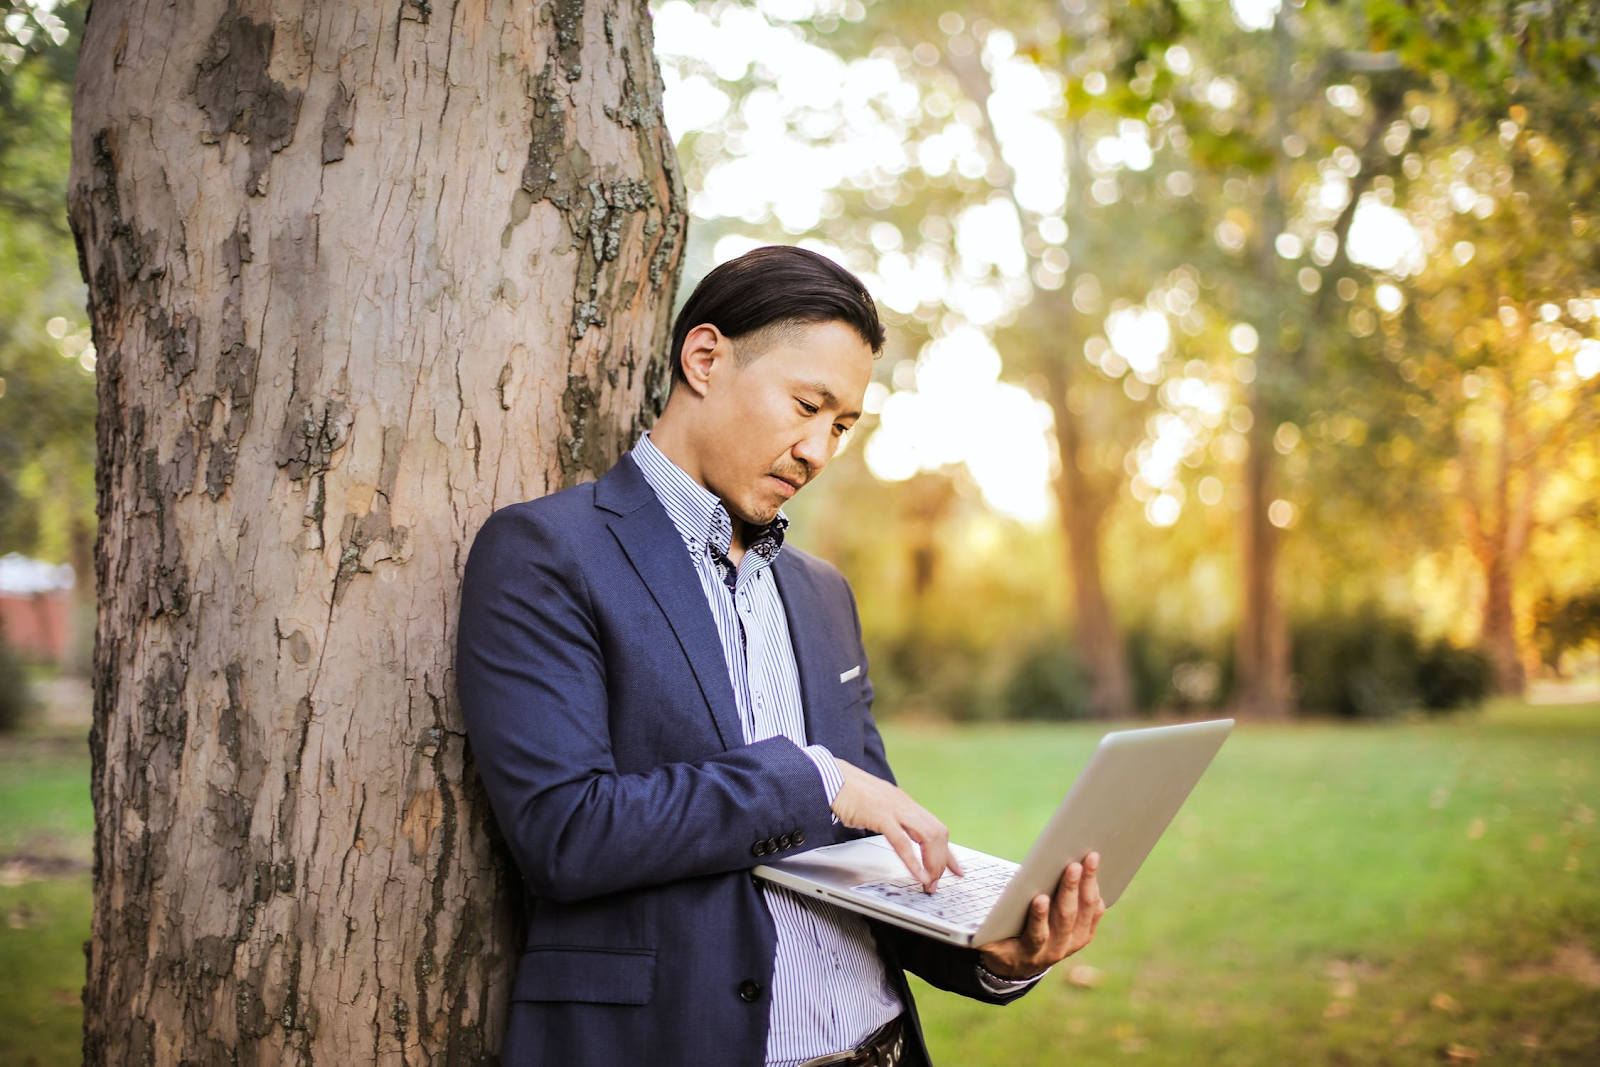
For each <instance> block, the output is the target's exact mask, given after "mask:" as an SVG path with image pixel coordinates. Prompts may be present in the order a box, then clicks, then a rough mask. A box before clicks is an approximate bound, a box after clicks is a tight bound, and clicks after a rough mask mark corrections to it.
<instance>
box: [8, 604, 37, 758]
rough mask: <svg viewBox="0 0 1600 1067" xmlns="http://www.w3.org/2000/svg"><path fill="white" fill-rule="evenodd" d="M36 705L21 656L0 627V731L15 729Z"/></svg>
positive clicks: (31, 712) (30, 713)
mask: <svg viewBox="0 0 1600 1067" xmlns="http://www.w3.org/2000/svg"><path fill="white" fill-rule="evenodd" d="M37 707H38V700H37V699H36V698H35V696H34V692H33V685H32V683H31V682H30V681H29V679H28V671H27V668H26V667H25V666H24V665H23V662H22V657H21V656H19V655H18V654H17V650H16V649H15V648H13V647H12V646H11V642H9V641H7V640H6V635H5V629H4V628H3V627H0V733H9V732H11V731H13V730H15V729H16V728H17V727H18V726H20V725H22V723H23V722H24V721H25V720H26V719H27V718H28V717H29V716H30V715H32V714H33V712H34V711H35V710H36V709H37Z"/></svg>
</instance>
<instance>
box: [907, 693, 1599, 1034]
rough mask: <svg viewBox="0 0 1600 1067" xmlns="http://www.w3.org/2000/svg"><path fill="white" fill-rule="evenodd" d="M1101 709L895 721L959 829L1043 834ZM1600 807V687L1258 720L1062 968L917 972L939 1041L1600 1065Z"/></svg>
mask: <svg viewBox="0 0 1600 1067" xmlns="http://www.w3.org/2000/svg"><path fill="white" fill-rule="evenodd" d="M1099 732H1100V731H1099V730H1098V729H1097V728H1094V727H1077V726H1073V727H1015V728H999V729H995V728H990V729H986V730H984V731H981V732H978V731H969V730H957V729H932V728H919V729H890V730H888V731H886V744H887V745H888V748H889V754H890V758H891V760H892V762H893V764H894V765H895V767H896V768H897V774H898V776H899V777H900V780H901V784H902V785H903V786H904V787H905V788H906V789H907V790H908V791H910V792H911V793H912V795H913V796H915V797H917V798H918V799H919V800H920V801H921V802H922V803H923V804H924V805H926V806H927V807H929V808H930V809H932V810H933V811H934V812H935V813H936V814H939V815H940V816H941V818H943V819H944V820H945V821H946V822H947V823H948V825H949V826H950V827H951V832H952V835H953V836H954V837H955V838H956V839H957V840H959V841H962V842H963V843H966V844H970V845H972V846H974V847H978V848H984V849H986V850H988V851H991V852H996V853H998V854H1000V855H1006V856H1011V857H1013V858H1021V856H1022V854H1023V853H1024V852H1025V851H1026V849H1027V847H1028V845H1029V844H1030V843H1031V841H1032V838H1033V836H1034V834H1035V833H1036V832H1037V829H1038V828H1039V827H1040V826H1041V825H1042V824H1043V822H1044V820H1045V818H1046V817H1047V816H1048V814H1049V812H1050V811H1051V810H1052V808H1053V807H1054V806H1055V804H1056V803H1057V802H1058V801H1059V799H1060V796H1061V794H1062V793H1063V792H1064V790H1065V786H1066V785H1067V783H1068V782H1070V780H1071V778H1072V777H1073V776H1074V775H1075V774H1076V773H1077V771H1078V769H1079V768H1081V767H1082V765H1083V763H1084V761H1085V760H1086V759H1087V758H1088V756H1089V753H1090V751H1091V750H1092V748H1093V747H1094V743H1095V741H1096V740H1097V738H1098V736H1099ZM1597 809H1600V706H1587V707H1566V708H1548V707H1541V708H1531V707H1527V706H1525V705H1519V704H1504V705H1499V706H1496V707H1493V708H1490V709H1489V710H1487V711H1486V712H1484V713H1482V714H1478V715H1473V716H1470V717H1463V718H1460V719H1457V720H1450V721H1444V722H1437V723H1430V722H1418V723H1407V724H1390V725H1362V726H1348V725H1333V724H1327V725H1294V726H1277V727H1269V726H1249V725H1246V726H1243V727H1241V728H1239V729H1237V730H1235V732H1234V734H1233V736H1232V737H1230V738H1229V740H1228V742H1227V743H1226V744H1225V745H1224V746H1223V749H1222V751H1221V752H1220V753H1219V754H1218V756H1217V759H1216V761H1215V762H1214V763H1213V764H1212V767H1211V769H1210V771H1208V772H1207V774H1206V776H1205V778H1203V779H1202V780H1201V783H1200V785H1199V786H1198V787H1197V788H1196V791H1195V793H1194V794H1193V795H1192V796H1191V797H1190V798H1189V801H1188V803H1187V804H1186V805H1185V806H1184V808H1183V810H1182V811H1180V812H1179V814H1178V817H1177V819H1176V820H1175V821H1174V823H1173V826H1172V827H1171V829H1169V831H1168V833H1167V836H1166V837H1165V838H1163V840H1162V841H1161V843H1160V844H1159V845H1158V846H1157V847H1156V850H1155V851H1154V852H1153V853H1152V854H1151V856H1150V859H1149V861H1148V862H1147V863H1146V864H1145V866H1144V868H1143V869H1142V870H1141V871H1140V873H1139V875H1138V877H1137V878H1136V879H1135V880H1134V882H1133V884H1132V885H1131V886H1130V887H1129V889H1128V891H1127V892H1126V893H1125V894H1124V896H1123V898H1122V899H1121V900H1120V901H1119V902H1118V903H1117V904H1116V906H1115V907H1113V908H1112V909H1111V910H1109V911H1108V912H1107V913H1106V916H1105V919H1104V920H1102V922H1101V926H1100V932H1099V935H1098V936H1097V937H1096V939H1095V942H1094V943H1093V944H1092V945H1090V946H1089V948H1088V949H1086V950H1084V952H1082V953H1081V954H1080V955H1079V956H1077V957H1074V958H1073V959H1072V960H1069V961H1066V963H1064V964H1062V965H1061V966H1060V967H1059V968H1058V969H1057V972H1053V973H1052V974H1051V975H1050V976H1049V977H1048V978H1046V979H1045V984H1044V986H1043V988H1041V989H1039V990H1036V991H1035V992H1034V993H1032V994H1030V995H1029V996H1028V997H1026V998H1024V999H1023V1000H1022V1001H1020V1002H1018V1003H1017V1004H1015V1005H1012V1006H1010V1007H1007V1008H1005V1009H994V1008H990V1007H987V1006H985V1005H981V1004H977V1003H974V1002H971V1001H966V1000H963V999H961V998H958V997H954V996H950V995H947V994H944V993H940V992H938V991H935V990H933V989H931V988H928V987H926V986H921V985H919V986H918V1002H919V1004H920V1005H922V1011H923V1019H924V1022H925V1025H926V1028H927V1031H928V1034H929V1039H930V1041H931V1043H932V1045H933V1050H934V1053H935V1059H936V1060H937V1061H938V1062H941V1063H945V1064H985V1063H993V1064H1001V1063H1010V1064H1041V1065H1042V1064H1064V1063H1071V1062H1073V1061H1074V1060H1076V1061H1078V1062H1089V1063H1103V1062H1117V1061H1121V1060H1123V1059H1126V1058H1130V1054H1135V1053H1136V1054H1137V1056H1136V1057H1132V1058H1134V1059H1135V1060H1136V1062H1138V1063H1141V1064H1148V1065H1165V1064H1172V1065H1180V1064H1181V1065H1192V1064H1211V1063H1227V1064H1239V1065H1245V1064H1263V1065H1266V1064H1273V1065H1277V1064H1288V1063H1318V1064H1362V1065H1366V1064H1391V1063H1392V1064H1402V1063H1403V1064H1415V1063H1438V1062H1457V1063H1472V1062H1476V1061H1479V1060H1483V1061H1490V1060H1492V1061H1493V1062H1495V1063H1530V1064H1531V1063H1568V1064H1591V1065H1592V1064H1597V1063H1600V958H1597V955H1600V879H1597V875H1600V826H1597V825H1596V810H1597ZM1074 962H1076V963H1078V964H1081V965H1087V966H1088V967H1092V968H1094V972H1095V973H1087V972H1085V971H1081V970H1080V971H1078V972H1077V975H1078V977H1079V979H1080V980H1089V981H1092V985H1088V986H1087V987H1083V986H1077V985H1074V984H1073V983H1072V982H1071V981H1070V980H1069V979H1068V977H1067V976H1068V975H1069V974H1071V973H1072V968H1071V966H1069V965H1071V964H1073V963H1074Z"/></svg>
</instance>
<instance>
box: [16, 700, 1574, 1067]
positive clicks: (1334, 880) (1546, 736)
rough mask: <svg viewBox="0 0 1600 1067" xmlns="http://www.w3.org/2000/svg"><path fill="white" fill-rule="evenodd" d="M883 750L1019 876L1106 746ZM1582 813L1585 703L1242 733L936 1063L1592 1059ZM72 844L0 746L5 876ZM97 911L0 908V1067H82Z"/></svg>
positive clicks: (50, 803)
mask: <svg viewBox="0 0 1600 1067" xmlns="http://www.w3.org/2000/svg"><path fill="white" fill-rule="evenodd" d="M884 732H885V738H886V741H887V743H888V746H889V752H890V755H891V757H892V758H893V761H894V765H895V769H896V772H897V773H898V775H899V777H900V780H901V783H902V784H903V785H904V786H905V787H906V788H907V789H908V790H909V791H910V792H911V793H912V795H913V796H915V797H917V798H918V799H919V800H920V801H922V802H923V803H924V804H925V805H927V806H928V807H929V808H930V809H932V810H933V811H934V812H935V813H936V814H938V815H939V816H940V817H941V818H943V819H944V820H945V821H946V822H947V823H948V824H949V825H950V827H951V830H952V833H953V834H954V836H955V837H956V839H957V840H959V841H962V842H963V843H965V844H970V845H973V846H975V847H979V848H984V849H986V850H988V851H991V852H996V853H999V854H1001V855H1009V856H1012V857H1020V856H1021V855H1022V853H1023V852H1024V851H1025V850H1026V849H1027V846H1028V845H1029V843H1030V842H1031V841H1032V839H1033V836H1034V834H1035V833H1036V832H1037V830H1038V828H1039V826H1040V825H1042V823H1043V821H1044V819H1045V818H1046V817H1047V816H1048V814H1049V812H1050V811H1051V809H1052V808H1054V806H1055V804H1056V803H1057V802H1058V801H1059V799H1060V797H1061V795H1062V793H1063V792H1064V791H1065V788H1066V786H1067V785H1068V783H1070V781H1071V780H1072V778H1073V777H1074V776H1075V775H1076V774H1077V772H1078V771H1079V769H1080V768H1081V767H1082V766H1083V763H1084V761H1085V760H1086V759H1087V758H1088V756H1089V753H1090V751H1091V750H1092V749H1093V747H1094V744H1095V742H1096V740H1097V739H1098V737H1099V734H1100V732H1101V728H1100V727H1093V726H1043V725H1040V726H1015V727H1008V726H986V727H970V728H966V727H960V728H958V727H948V728H937V727H912V726H909V725H900V726H895V725H891V726H887V727H886V728H885V731H884ZM1597 812H1600V706H1589V707H1574V708H1530V707H1526V706H1523V705H1514V704H1507V705H1501V706H1497V707H1494V708H1491V709H1489V710H1488V711H1487V712H1485V713H1483V714H1480V715H1472V716H1467V717H1462V718H1459V719H1454V720H1447V721H1443V722H1411V723H1391V724H1386V725H1373V726H1366V725H1351V726H1341V725H1332V724H1328V725H1319V724H1311V725H1296V726H1276V727H1266V726H1251V725H1248V724H1247V725H1243V726H1241V727H1239V728H1238V729H1237V730H1236V731H1235V732H1234V735H1233V736H1232V737H1231V738H1230V739H1229V740H1228V742H1227V744H1226V745H1224V746H1223V749H1222V752H1221V753H1220V754H1219V755H1218V757H1217V760H1216V762H1215V763H1214V764H1213V766H1212V768H1211V770H1210V771H1209V772H1208V773H1207V774H1206V777H1205V778H1204V779H1202V781H1201V784H1200V786H1199V787H1198V788H1197V789H1196V791H1195V793H1194V795H1193V796H1192V797H1190V799H1189V801H1188V803H1187V804H1186V805H1185V807H1184V809H1183V810H1182V811H1181V812H1180V813H1179V814H1178V817H1177V819H1176V820H1175V821H1174V823H1173V825H1172V828H1171V829H1170V830H1169V831H1168V833H1167V836H1166V837H1165V838H1163V840H1162V841H1161V843H1160V844H1159V845H1158V846H1157V847H1156V850H1155V852H1154V853H1152V854H1151V856H1150V859H1149V861H1148V862H1147V863H1146V864H1145V867H1144V869H1143V870H1141V871H1140V873H1139V876H1138V877H1137V878H1136V879H1135V880H1134V882H1133V885H1132V886H1131V887H1130V888H1129V889H1128V892H1127V893H1126V894H1125V895H1124V897H1123V899H1122V900H1121V901H1119V902H1118V903H1117V905H1116V906H1115V907H1114V908H1112V909H1111V910H1110V911H1109V912H1107V913H1106V917H1105V920H1104V921H1103V922H1102V924H1101V927H1100V934H1099V936H1098V937H1097V938H1096V940H1095V942H1094V944H1092V945H1091V946H1090V947H1089V948H1088V949H1086V950H1085V951H1084V952H1082V953H1081V954H1080V955H1079V956H1076V957H1074V958H1073V959H1071V960H1068V961H1066V962H1065V963H1063V964H1062V965H1061V966H1060V967H1058V968H1057V970H1056V972H1053V973H1052V974H1051V975H1050V976H1049V977H1048V978H1046V979H1045V980H1044V985H1043V986H1042V987H1041V988H1040V989H1038V990H1036V991H1034V992H1033V993H1031V994H1030V995H1029V996H1027V997H1025V998H1024V999H1023V1000H1021V1001H1020V1002H1018V1003H1017V1004H1015V1005H1012V1006H1010V1007H1007V1008H1004V1009H996V1008H992V1007H989V1006H987V1005H981V1004H977V1003H974V1002H971V1001H967V1000H963V999H961V998H959V997H954V996H950V995H947V994H944V993H940V992H938V991H937V990H933V989H931V988H929V987H927V986H925V985H922V984H921V983H918V985H917V999H918V1003H919V1005H920V1006H921V1009H922V1013H923V1019H924V1022H925V1024H926V1027H927V1030H928V1034H929V1039H930V1041H931V1042H932V1044H933V1050H934V1054H935V1057H936V1060H937V1062H939V1063H941V1064H943V1065H945V1067H969V1065H982V1064H1002V1063H1005V1064H1015V1065H1034V1064H1037V1065H1041V1067H1042V1065H1046V1064H1048V1065H1056V1064H1067V1063H1090V1064H1098V1063H1116V1062H1122V1061H1124V1060H1126V1061H1130V1062H1135V1063H1139V1064H1146V1065H1152V1067H1156V1065H1174V1067H1176V1065H1184V1067H1190V1065H1204V1064H1230V1065H1231V1064H1240V1065H1250V1064H1261V1065H1267V1064H1272V1065H1278V1064H1349V1065H1363V1067H1364V1065H1367V1064H1418V1063H1446V1062H1461V1063H1467V1062H1473V1057H1476V1058H1477V1062H1484V1063H1489V1062H1493V1063H1513V1064H1515V1063H1526V1064H1535V1063H1537V1064H1596V1063H1600V988H1596V984H1597V983H1600V961H1597V960H1596V956H1600V822H1597ZM91 826H92V819H91V816H90V812H89V793H88V757H87V754H86V752H85V751H84V747H83V746H82V744H81V740H80V741H78V742H72V743H68V742H65V741H61V740H59V739H58V740H50V739H47V738H35V739H32V740H18V741H5V742H0V854H15V853H17V852H32V853H34V854H51V855H63V856H69V857H74V858H79V859H86V858H87V857H88V854H89V832H90V828H91ZM89 908H90V887H89V880H88V877H87V875H84V874H74V875H72V876H70V877H67V878H59V879H53V880H50V881H44V882H29V883H26V884H23V885H18V886H0V1063H4V1064H12V1063H17V1064H30V1063H37V1064H40V1065H53V1064H69V1063H77V1062H79V1061H80V1059H81V1055H80V1052H79V1036H78V1025H79V1012H80V1009H79V1007H78V1004H77V1002H76V997H77V993H78V990H79V989H80V987H81V985H82V981H83V954H82V942H83V940H84V938H85V937H87V936H88V928H89ZM1075 964H1087V965H1091V966H1093V967H1094V968H1096V969H1098V971H1099V979H1098V982H1097V983H1096V984H1095V985H1094V986H1093V988H1088V989H1084V988H1078V987H1075V986H1073V985H1071V984H1069V983H1068V982H1067V981H1066V980H1065V975H1066V974H1067V972H1068V971H1069V970H1070V968H1071V967H1072V966H1073V965H1075ZM1441 995H1442V996H1441ZM1435 1003H1437V1005H1438V1006H1434V1005H1435ZM1452 1056H1453V1057H1454V1058H1453V1059H1452Z"/></svg>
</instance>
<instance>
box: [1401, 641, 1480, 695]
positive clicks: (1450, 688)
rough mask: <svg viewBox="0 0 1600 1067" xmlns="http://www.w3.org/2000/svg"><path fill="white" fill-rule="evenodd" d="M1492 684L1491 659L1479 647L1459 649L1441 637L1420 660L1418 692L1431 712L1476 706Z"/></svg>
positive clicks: (1418, 663)
mask: <svg viewBox="0 0 1600 1067" xmlns="http://www.w3.org/2000/svg"><path fill="white" fill-rule="evenodd" d="M1493 686H1494V676H1493V671H1492V669H1491V667H1490V665H1489V658H1488V657H1487V656H1485V655H1484V654H1483V652H1482V651H1480V650H1479V649H1476V648H1460V647H1458V646H1456V645H1453V644H1451V643H1450V642H1449V641H1446V640H1444V639H1443V638H1441V639H1439V640H1437V641H1434V642H1431V643H1430V644H1428V645H1427V647H1425V648H1424V649H1423V650H1422V654H1421V656H1420V658H1419V659H1418V661H1417V694H1418V696H1419V697H1420V698H1421V700H1422V706H1423V707H1424V708H1427V709H1428V710H1429V711H1454V710H1455V709H1457V708H1464V707H1473V706H1476V705H1478V704H1481V703H1483V702H1484V700H1485V699H1487V698H1488V696H1489V693H1490V692H1491V691H1492V690H1493Z"/></svg>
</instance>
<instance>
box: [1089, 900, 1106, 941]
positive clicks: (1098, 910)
mask: <svg viewBox="0 0 1600 1067" xmlns="http://www.w3.org/2000/svg"><path fill="white" fill-rule="evenodd" d="M1105 913H1106V902H1105V901H1103V900H1102V901H1099V902H1098V903H1096V904H1095V909H1094V918H1092V919H1090V920H1089V937H1090V938H1091V939H1093V938H1094V935H1095V931H1097V930H1099V929H1100V916H1102V915H1104V914H1105Z"/></svg>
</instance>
